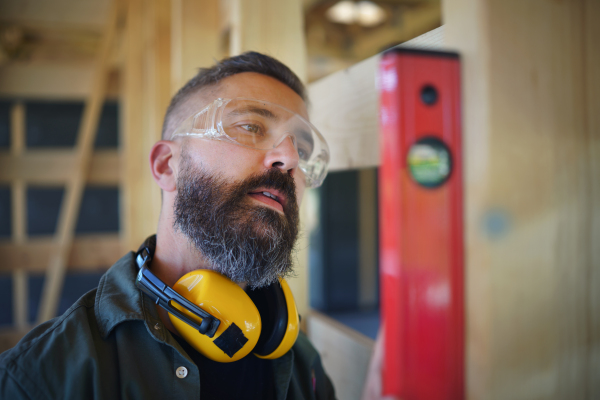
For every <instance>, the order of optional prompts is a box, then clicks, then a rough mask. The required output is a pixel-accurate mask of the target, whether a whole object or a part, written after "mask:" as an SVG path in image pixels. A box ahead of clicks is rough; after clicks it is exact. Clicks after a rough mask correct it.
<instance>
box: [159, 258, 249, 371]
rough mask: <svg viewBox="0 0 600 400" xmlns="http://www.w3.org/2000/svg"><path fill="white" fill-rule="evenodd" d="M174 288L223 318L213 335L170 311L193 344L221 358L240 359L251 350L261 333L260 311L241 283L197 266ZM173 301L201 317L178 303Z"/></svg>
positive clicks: (205, 353) (189, 314)
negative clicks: (210, 335)
mask: <svg viewBox="0 0 600 400" xmlns="http://www.w3.org/2000/svg"><path fill="white" fill-rule="evenodd" d="M173 289H174V290H175V291H176V292H177V293H179V294H180V295H182V296H183V297H185V298H186V299H188V300H189V301H191V302H192V303H194V304H195V305H197V306H199V307H200V308H202V309H203V310H204V311H206V312H208V313H210V314H211V315H213V316H214V317H216V318H218V319H219V320H220V321H221V324H220V325H219V328H218V329H217V332H216V333H215V335H214V336H213V337H212V338H210V337H208V336H206V335H202V334H201V333H199V332H198V331H197V330H195V329H194V328H193V327H191V326H190V325H188V324H186V323H185V322H183V321H181V320H180V319H179V318H177V317H175V316H174V315H171V314H169V318H170V319H171V322H172V323H173V325H174V326H175V329H177V332H179V334H180V335H181V336H182V337H183V338H184V339H185V340H186V341H187V342H188V343H189V344H190V345H191V346H192V347H194V348H195V349H196V350H198V351H199V352H200V353H202V354H203V355H204V356H205V357H207V358H210V359H211V360H214V361H218V362H232V361H237V360H239V359H240V358H242V357H244V356H246V355H247V354H248V353H250V351H252V349H253V348H254V346H255V345H256V342H257V341H258V338H259V336H260V331H261V321H260V314H259V312H258V310H257V308H256V306H255V305H254V303H252V301H251V300H250V299H249V298H248V295H246V292H244V290H243V289H242V288H241V287H239V286H238V285H236V284H235V283H233V282H232V281H231V280H229V279H228V278H226V277H224V276H223V275H221V274H219V273H217V272H214V271H210V270H196V271H192V272H189V273H187V274H186V275H184V276H182V277H181V279H179V280H178V281H177V283H176V284H175V285H174V286H173ZM172 305H173V306H174V307H176V308H177V309H178V310H180V311H182V312H183V313H185V314H187V315H188V316H189V317H190V318H192V319H194V320H198V318H197V317H196V316H194V315H193V314H192V313H190V312H189V311H186V310H185V309H184V308H183V307H181V306H180V305H179V304H177V303H174V302H172ZM197 322H200V321H197Z"/></svg>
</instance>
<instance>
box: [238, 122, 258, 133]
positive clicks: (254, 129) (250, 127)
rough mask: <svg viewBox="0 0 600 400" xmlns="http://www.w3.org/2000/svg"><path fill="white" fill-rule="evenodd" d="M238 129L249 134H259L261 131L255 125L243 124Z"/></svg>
mask: <svg viewBox="0 0 600 400" xmlns="http://www.w3.org/2000/svg"><path fill="white" fill-rule="evenodd" d="M240 127H241V128H242V129H245V130H247V131H248V132H250V133H255V134H256V133H260V131H261V129H260V126H258V125H255V124H244V125H240Z"/></svg>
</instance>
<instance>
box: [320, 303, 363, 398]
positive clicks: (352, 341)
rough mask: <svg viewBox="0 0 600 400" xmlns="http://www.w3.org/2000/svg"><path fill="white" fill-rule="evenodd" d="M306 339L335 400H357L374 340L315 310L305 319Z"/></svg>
mask: <svg viewBox="0 0 600 400" xmlns="http://www.w3.org/2000/svg"><path fill="white" fill-rule="evenodd" d="M308 337H309V338H310V340H311V342H312V344H313V346H315V348H316V349H317V351H318V352H319V354H320V355H321V360H322V361H323V367H324V368H325V371H327V374H328V375H329V377H330V378H331V380H332V382H333V386H334V388H335V392H336V393H335V394H336V397H337V398H338V399H348V400H352V399H356V400H358V399H360V396H361V393H362V390H363V384H364V381H365V377H366V375H367V370H368V367H369V359H370V357H371V352H372V351H373V346H374V341H373V340H372V339H369V338H368V337H366V336H364V335H362V334H360V333H358V332H356V331H355V330H353V329H350V328H348V327H347V326H345V325H342V324H341V323H339V322H337V321H335V320H333V319H331V318H329V317H327V316H325V315H323V314H320V313H318V312H316V311H311V313H310V315H309V316H308Z"/></svg>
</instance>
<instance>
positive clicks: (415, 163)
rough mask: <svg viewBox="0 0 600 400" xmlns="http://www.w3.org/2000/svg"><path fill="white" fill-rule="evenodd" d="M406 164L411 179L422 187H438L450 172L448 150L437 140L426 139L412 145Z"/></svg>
mask: <svg viewBox="0 0 600 400" xmlns="http://www.w3.org/2000/svg"><path fill="white" fill-rule="evenodd" d="M407 164H408V168H409V171H410V174H411V176H412V178H413V179H414V180H415V182H417V183H419V184H420V185H422V186H425V187H429V188H433V187H438V186H440V185H441V184H442V183H444V182H445V181H446V179H448V177H449V176H450V172H451V170H452V160H451V157H450V150H449V149H448V147H447V146H446V145H445V144H444V142H442V141H441V140H439V139H436V138H433V137H427V138H424V139H421V140H419V141H418V142H416V143H415V144H413V145H412V147H411V148H410V151H409V152H408V158H407Z"/></svg>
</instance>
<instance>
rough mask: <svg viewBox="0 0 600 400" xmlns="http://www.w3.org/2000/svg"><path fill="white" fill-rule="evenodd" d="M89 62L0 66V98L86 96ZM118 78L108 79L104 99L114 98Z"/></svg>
mask: <svg viewBox="0 0 600 400" xmlns="http://www.w3.org/2000/svg"><path fill="white" fill-rule="evenodd" d="M93 71H94V66H93V64H91V63H64V62H35V63H34V62H24V61H18V62H13V63H10V64H6V65H3V66H2V68H0V97H4V98H12V99H14V98H25V99H40V100H82V99H85V98H86V97H87V96H89V94H90V91H91V82H92V76H93ZM117 94H118V81H117V80H115V79H110V80H109V83H108V85H107V87H106V95H107V98H116V97H117Z"/></svg>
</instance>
